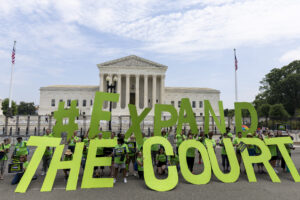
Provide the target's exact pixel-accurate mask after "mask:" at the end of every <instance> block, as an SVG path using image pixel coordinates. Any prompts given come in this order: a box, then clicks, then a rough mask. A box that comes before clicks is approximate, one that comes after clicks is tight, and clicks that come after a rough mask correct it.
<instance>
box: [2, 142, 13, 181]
mask: <svg viewBox="0 0 300 200" xmlns="http://www.w3.org/2000/svg"><path fill="white" fill-rule="evenodd" d="M10 147H11V144H10V140H9V138H5V139H4V141H3V143H2V144H0V180H3V179H4V178H3V176H4V171H5V168H6V163H7V160H8V156H7V154H8V153H9V149H10Z"/></svg>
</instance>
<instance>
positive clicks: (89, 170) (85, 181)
mask: <svg viewBox="0 0 300 200" xmlns="http://www.w3.org/2000/svg"><path fill="white" fill-rule="evenodd" d="M116 145H117V141H116V140H112V139H101V140H91V141H90V146H89V151H88V156H87V160H86V164H85V169H84V174H83V178H82V184H81V188H104V187H113V178H93V172H94V167H96V166H111V157H100V158H97V157H96V152H97V148H100V147H115V146H116Z"/></svg>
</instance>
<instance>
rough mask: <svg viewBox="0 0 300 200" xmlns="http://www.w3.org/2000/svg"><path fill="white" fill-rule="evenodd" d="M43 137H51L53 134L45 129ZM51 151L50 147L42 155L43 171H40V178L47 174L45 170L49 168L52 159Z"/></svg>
mask: <svg viewBox="0 0 300 200" xmlns="http://www.w3.org/2000/svg"><path fill="white" fill-rule="evenodd" d="M44 137H53V134H52V133H51V130H50V129H49V128H47V129H46V134H45V135H44ZM52 154H53V150H52V148H51V147H46V150H45V153H44V155H43V169H42V176H44V175H45V174H46V173H47V170H48V168H49V165H50V162H51V159H52Z"/></svg>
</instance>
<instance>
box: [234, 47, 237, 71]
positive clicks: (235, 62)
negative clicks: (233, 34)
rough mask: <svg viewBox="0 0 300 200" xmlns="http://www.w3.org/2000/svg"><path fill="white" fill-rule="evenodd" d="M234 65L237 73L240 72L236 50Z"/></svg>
mask: <svg viewBox="0 0 300 200" xmlns="http://www.w3.org/2000/svg"><path fill="white" fill-rule="evenodd" d="M234 65H235V71H237V70H238V60H237V58H236V53H235V49H234Z"/></svg>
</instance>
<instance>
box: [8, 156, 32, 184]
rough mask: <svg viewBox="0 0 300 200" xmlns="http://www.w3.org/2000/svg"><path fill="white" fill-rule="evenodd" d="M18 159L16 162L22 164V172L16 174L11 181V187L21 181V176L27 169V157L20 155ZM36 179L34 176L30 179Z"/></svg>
mask: <svg viewBox="0 0 300 200" xmlns="http://www.w3.org/2000/svg"><path fill="white" fill-rule="evenodd" d="M18 159H19V160H18V162H19V163H21V164H22V172H18V173H16V175H15V176H14V178H13V180H12V181H11V184H12V185H16V184H18V183H19V182H20V180H21V178H22V176H23V175H24V173H25V171H26V169H27V167H28V164H29V162H28V161H27V155H21V156H20V157H19V158H18ZM36 179H37V176H36V175H34V176H33V177H32V180H36Z"/></svg>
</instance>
